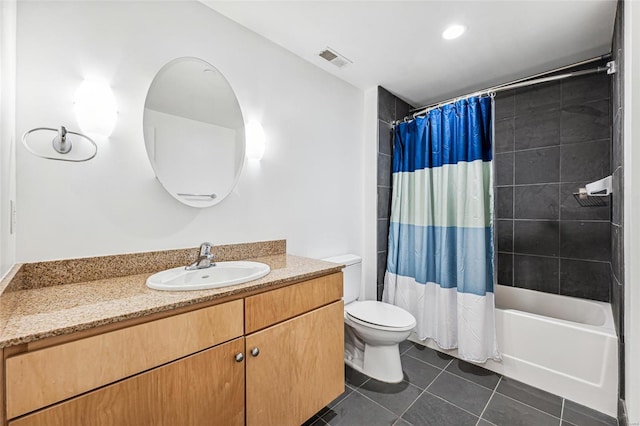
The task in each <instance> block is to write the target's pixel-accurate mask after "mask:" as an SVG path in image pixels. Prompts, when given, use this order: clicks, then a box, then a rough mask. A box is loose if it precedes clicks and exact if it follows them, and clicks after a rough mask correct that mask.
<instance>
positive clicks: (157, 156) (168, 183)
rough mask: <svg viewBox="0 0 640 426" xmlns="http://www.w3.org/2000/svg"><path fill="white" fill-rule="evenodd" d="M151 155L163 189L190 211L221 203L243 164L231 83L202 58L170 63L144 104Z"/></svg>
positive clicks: (240, 123)
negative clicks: (190, 208)
mask: <svg viewBox="0 0 640 426" xmlns="http://www.w3.org/2000/svg"><path fill="white" fill-rule="evenodd" d="M143 126H144V141H145V146H146V148H147V156H148V157H149V161H150V162H151V166H152V167H153V170H154V172H155V174H156V177H157V178H158V180H159V181H160V183H161V184H162V186H163V187H164V188H165V189H166V190H167V191H168V192H169V193H170V194H171V195H172V196H173V197H174V198H176V199H177V200H179V201H180V202H182V203H184V204H187V205H189V206H192V207H209V206H212V205H214V204H217V203H219V202H220V201H222V200H223V199H224V198H225V197H226V196H227V195H229V193H230V192H231V191H232V190H233V188H234V186H235V185H236V183H237V181H238V178H239V177H240V172H241V171H242V165H243V163H244V150H245V136H244V120H243V118H242V112H241V111H240V105H239V104H238V100H237V99H236V96H235V94H234V93H233V89H231V85H230V84H229V82H228V81H227V80H226V79H225V78H224V76H223V75H222V73H220V71H218V70H217V69H216V68H215V67H214V66H213V65H211V64H209V63H207V62H205V61H203V60H201V59H198V58H178V59H174V60H173V61H171V62H169V63H168V64H166V65H165V66H164V67H162V69H160V71H158V74H157V75H156V76H155V78H154V79H153V81H152V82H151V87H149V92H148V93H147V99H146V101H145V104H144V118H143Z"/></svg>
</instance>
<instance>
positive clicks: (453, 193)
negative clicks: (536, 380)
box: [383, 98, 500, 362]
mask: <svg viewBox="0 0 640 426" xmlns="http://www.w3.org/2000/svg"><path fill="white" fill-rule="evenodd" d="M491 140H492V113H491V99H489V98H469V99H465V100H462V101H458V102H456V103H455V104H450V105H445V106H444V107H442V108H440V109H435V110H432V111H430V112H429V113H428V114H427V116H426V117H418V118H417V119H415V120H413V121H411V122H408V123H400V124H399V125H397V126H396V129H395V133H394V150H393V195H392V205H391V220H390V226H389V246H388V260H387V271H386V274H385V279H384V293H383V300H384V301H385V302H388V303H393V304H395V305H397V306H400V307H402V308H404V309H406V310H408V311H409V312H411V313H412V314H413V315H414V316H415V317H416V320H417V325H416V330H415V331H416V333H417V335H418V337H419V338H420V339H422V340H426V339H433V340H434V341H435V342H436V343H437V344H438V345H439V346H441V347H442V348H445V349H453V348H457V349H458V355H459V356H460V358H462V359H465V360H469V361H475V362H485V361H486V360H487V359H496V360H497V359H500V354H499V352H498V348H497V344H496V337H495V322H494V309H495V308H494V306H495V301H494V295H493V285H494V257H493V256H494V247H493V227H492V220H493V204H492V203H493V193H492V190H493V188H492V187H493V183H492V182H493V173H492V172H493V167H492V148H491Z"/></svg>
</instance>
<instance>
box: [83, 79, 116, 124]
mask: <svg viewBox="0 0 640 426" xmlns="http://www.w3.org/2000/svg"><path fill="white" fill-rule="evenodd" d="M74 110H75V113H76V119H77V120H78V124H79V125H80V128H81V129H82V130H83V131H84V132H85V133H90V134H97V135H101V136H109V135H111V132H112V131H113V128H114V127H115V125H116V119H117V117H118V112H117V109H116V98H115V97H114V96H113V92H112V91H111V88H110V87H109V85H108V84H107V83H105V82H104V81H101V80H85V81H83V82H82V84H81V85H80V87H78V90H77V91H76V96H75V105H74Z"/></svg>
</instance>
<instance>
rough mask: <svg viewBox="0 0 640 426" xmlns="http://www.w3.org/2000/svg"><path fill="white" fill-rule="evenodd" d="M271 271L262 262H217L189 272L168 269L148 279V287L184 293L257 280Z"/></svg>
mask: <svg viewBox="0 0 640 426" xmlns="http://www.w3.org/2000/svg"><path fill="white" fill-rule="evenodd" d="M270 271H271V268H270V267H269V265H266V264H264V263H260V262H249V261H236V262H216V266H212V267H210V268H206V269H196V270H193V271H187V270H186V269H184V266H180V267H177V268H173V269H167V270H166V271H161V272H158V273H156V274H153V275H151V276H150V277H149V278H147V287H149V288H153V289H155V290H167V291H184V290H204V289H207V288H218V287H226V286H230V285H234V284H242V283H246V282H249V281H253V280H257V279H258V278H262V277H264V276H265V275H267V274H268V273H269V272H270Z"/></svg>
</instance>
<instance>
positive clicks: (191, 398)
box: [9, 338, 244, 426]
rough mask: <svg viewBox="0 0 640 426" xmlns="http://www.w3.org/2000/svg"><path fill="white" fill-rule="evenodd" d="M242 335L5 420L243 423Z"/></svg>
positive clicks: (58, 425) (66, 425)
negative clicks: (108, 384) (16, 417)
mask: <svg viewBox="0 0 640 426" xmlns="http://www.w3.org/2000/svg"><path fill="white" fill-rule="evenodd" d="M238 353H244V338H239V339H235V340H232V341H230V342H228V343H225V344H222V345H219V346H216V347H214V348H211V349H207V350H205V351H202V352H199V353H197V354H194V355H191V356H188V357H186V358H183V359H180V360H178V361H174V362H172V363H170V364H167V365H164V366H161V367H158V368H155V369H153V370H150V371H148V372H146V373H142V374H139V375H137V376H133V377H131V378H129V379H126V380H123V381H121V382H118V383H114V384H113V385H110V386H106V387H104V388H101V389H98V390H95V391H93V392H89V393H87V394H85V395H82V396H79V397H77V398H73V399H70V400H68V401H66V402H63V403H60V404H57V405H54V406H52V407H49V408H45V409H43V410H40V411H37V412H35V413H33V414H30V415H27V416H25V417H22V418H18V419H15V420H13V421H11V422H9V426H85V425H92V426H103V425H104V426H107V425H112V426H116V425H117V426H127V425H132V426H133V425H136V426H137V425H149V426H152V425H153V426H156V425H166V426H178V425H180V426H183V425H184V426H187V425H193V426H205V425H238V426H241V425H243V424H244V361H243V362H236V359H235V355H236V354H238Z"/></svg>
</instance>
